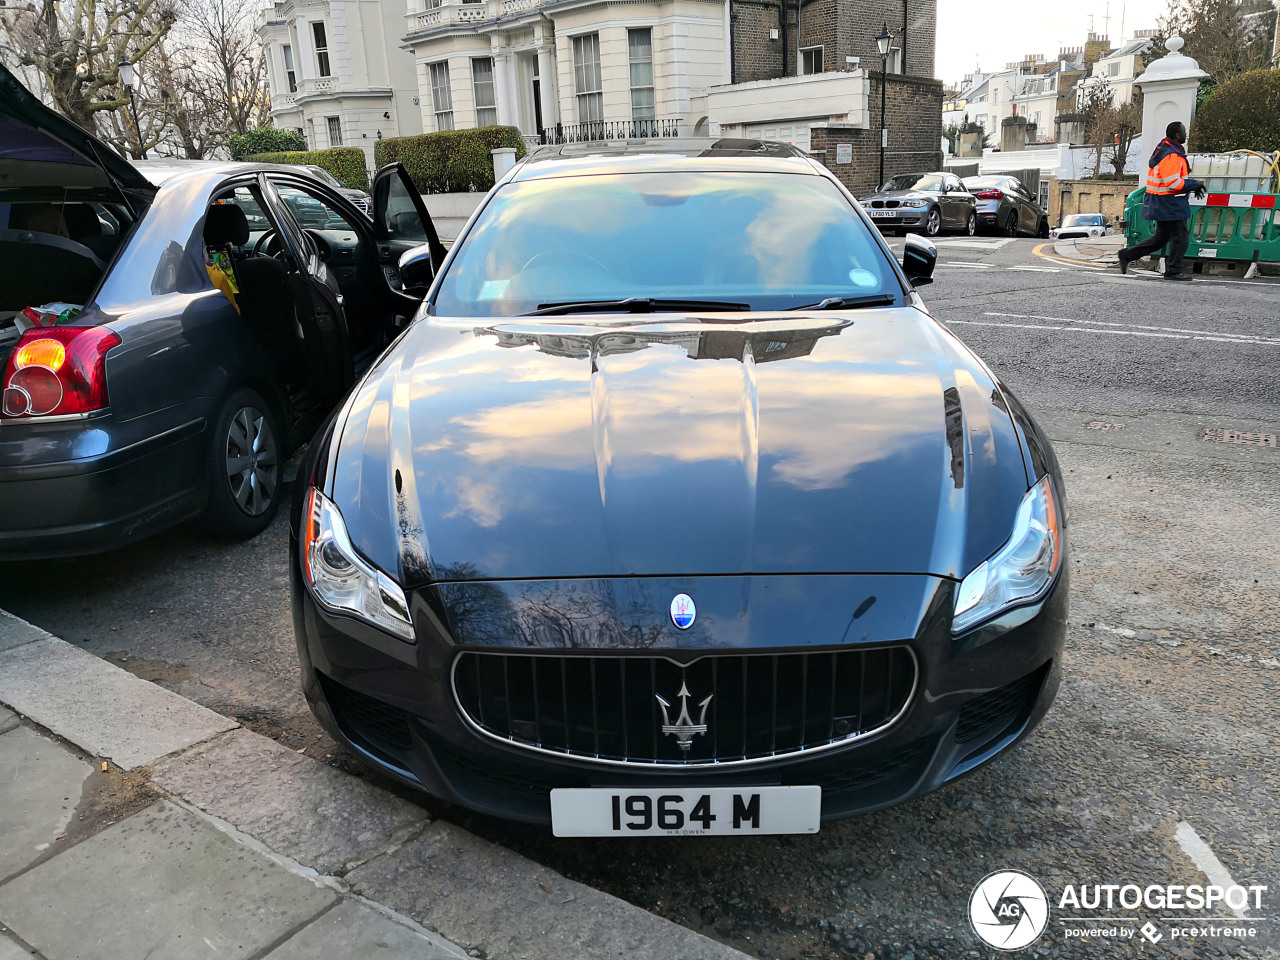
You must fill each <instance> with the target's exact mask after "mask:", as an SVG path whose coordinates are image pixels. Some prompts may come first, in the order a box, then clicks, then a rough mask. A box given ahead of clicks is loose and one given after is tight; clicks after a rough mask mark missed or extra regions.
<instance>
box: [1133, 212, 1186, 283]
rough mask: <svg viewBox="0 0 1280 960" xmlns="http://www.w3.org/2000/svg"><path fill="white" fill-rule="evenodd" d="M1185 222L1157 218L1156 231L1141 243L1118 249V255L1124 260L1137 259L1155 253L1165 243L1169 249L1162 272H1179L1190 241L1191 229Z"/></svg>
mask: <svg viewBox="0 0 1280 960" xmlns="http://www.w3.org/2000/svg"><path fill="white" fill-rule="evenodd" d="M1187 222H1188V221H1186V220H1157V221H1156V232H1155V233H1154V234H1152V235H1151V236H1149V237H1147V239H1145V240H1143V241H1142V242H1141V243H1135V244H1134V245H1133V246H1132V247H1125V248H1124V249H1123V250H1121V251H1120V257H1121V258H1122V259H1124V260H1137V259H1138V258H1139V257H1145V256H1147V254H1150V253H1155V251H1157V250H1159V249H1160V248H1161V247H1163V246H1164V245H1165V244H1166V243H1167V244H1168V245H1169V249H1168V251H1167V252H1166V253H1165V265H1164V272H1165V273H1166V274H1170V273H1181V272H1182V258H1183V256H1184V255H1185V254H1186V252H1187V244H1188V243H1190V242H1191V229H1190V228H1189V227H1188V226H1187Z"/></svg>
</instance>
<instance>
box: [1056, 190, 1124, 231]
mask: <svg viewBox="0 0 1280 960" xmlns="http://www.w3.org/2000/svg"><path fill="white" fill-rule="evenodd" d="M1137 187H1138V184H1137V183H1132V182H1129V181H1123V180H1122V181H1121V182H1119V183H1116V182H1114V181H1108V180H1051V181H1050V182H1049V225H1050V226H1053V227H1056V226H1058V225H1059V224H1061V223H1062V218H1063V217H1064V216H1066V215H1067V214H1068V213H1100V214H1102V215H1103V216H1104V217H1107V218H1108V219H1110V220H1112V221H1115V222H1116V223H1117V226H1118V224H1119V221H1121V220H1123V219H1124V205H1125V202H1126V201H1127V200H1128V199H1129V194H1130V193H1132V192H1133V191H1134V190H1136V189H1137Z"/></svg>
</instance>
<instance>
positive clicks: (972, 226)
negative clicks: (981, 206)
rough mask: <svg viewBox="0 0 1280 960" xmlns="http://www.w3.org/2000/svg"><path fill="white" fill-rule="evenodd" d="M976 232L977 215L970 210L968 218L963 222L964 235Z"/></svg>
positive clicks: (971, 234)
mask: <svg viewBox="0 0 1280 960" xmlns="http://www.w3.org/2000/svg"><path fill="white" fill-rule="evenodd" d="M977 232H978V215H977V214H976V213H974V212H973V211H972V210H970V211H969V219H968V220H966V221H965V222H964V235H965V236H966V237H972V236H973V235H974V234H975V233H977Z"/></svg>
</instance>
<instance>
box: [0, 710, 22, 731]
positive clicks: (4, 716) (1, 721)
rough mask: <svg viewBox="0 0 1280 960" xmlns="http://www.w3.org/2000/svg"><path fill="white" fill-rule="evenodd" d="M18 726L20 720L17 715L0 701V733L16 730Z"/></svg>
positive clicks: (20, 723) (20, 722)
mask: <svg viewBox="0 0 1280 960" xmlns="http://www.w3.org/2000/svg"><path fill="white" fill-rule="evenodd" d="M20 726H22V721H21V720H19V719H18V715H17V714H16V713H14V712H13V711H12V710H10V709H9V708H8V707H6V706H5V705H4V704H3V703H0V734H3V733H8V732H9V731H10V730H16V729H18V727H20Z"/></svg>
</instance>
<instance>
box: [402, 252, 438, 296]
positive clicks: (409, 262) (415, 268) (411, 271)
mask: <svg viewBox="0 0 1280 960" xmlns="http://www.w3.org/2000/svg"><path fill="white" fill-rule="evenodd" d="M435 278H436V267H435V264H434V263H433V262H432V260H431V245H430V244H427V243H424V244H422V245H421V246H417V247H414V248H413V249H412V250H407V251H405V253H404V254H403V255H402V256H401V257H400V282H401V283H402V284H404V287H405V289H406V290H407V289H409V288H411V287H417V288H418V289H420V290H426V288H427V287H429V286H431V281H432V280H434V279H435Z"/></svg>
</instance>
